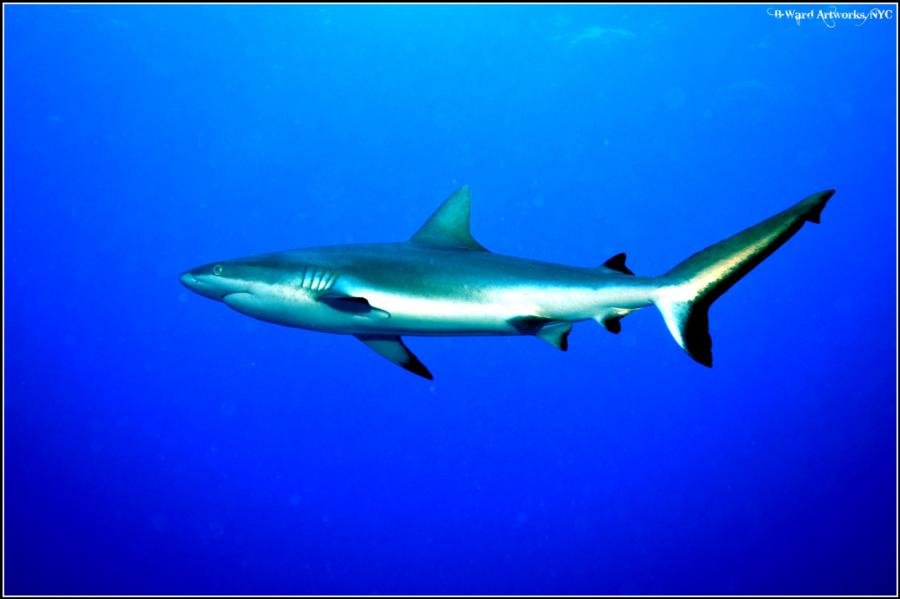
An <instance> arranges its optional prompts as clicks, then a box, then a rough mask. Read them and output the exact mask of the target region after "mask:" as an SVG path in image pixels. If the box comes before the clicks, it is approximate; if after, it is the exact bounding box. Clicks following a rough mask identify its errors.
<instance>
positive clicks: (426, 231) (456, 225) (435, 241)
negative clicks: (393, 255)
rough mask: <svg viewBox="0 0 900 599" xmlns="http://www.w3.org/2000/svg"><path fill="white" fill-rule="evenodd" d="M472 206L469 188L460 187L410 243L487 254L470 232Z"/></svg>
mask: <svg viewBox="0 0 900 599" xmlns="http://www.w3.org/2000/svg"><path fill="white" fill-rule="evenodd" d="M471 206H472V201H471V198H470V196H469V186H468V185H466V186H463V187H460V188H459V189H457V190H456V191H454V192H453V193H452V194H450V197H449V198H447V199H446V200H444V203H443V204H441V206H440V207H439V208H438V209H437V210H435V211H434V214H432V215H431V217H430V218H429V219H428V220H427V221H425V224H424V225H422V227H421V228H420V229H419V230H418V231H416V234H415V235H413V236H412V237H411V238H410V241H412V242H414V243H421V244H423V245H432V246H436V247H444V248H456V249H464V250H479V251H482V252H486V251H487V250H486V249H485V248H484V247H483V246H482V245H481V244H480V243H478V242H477V241H475V240H474V239H473V238H472V233H470V232H469V215H470V214H471Z"/></svg>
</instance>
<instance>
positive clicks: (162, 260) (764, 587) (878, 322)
mask: <svg viewBox="0 0 900 599" xmlns="http://www.w3.org/2000/svg"><path fill="white" fill-rule="evenodd" d="M773 6H774V5H773ZM781 8H782V9H784V6H781ZM4 16H5V22H4V30H5V31H4V44H5V70H4V83H5V85H4V92H5V131H4V139H5V153H4V157H5V171H4V175H5V183H4V185H5V203H4V216H5V219H4V233H5V236H4V245H5V264H4V266H5V268H4V272H5V329H4V352H5V354H4V357H5V380H4V385H5V389H4V390H5V394H4V408H5V414H4V415H5V420H4V427H5V438H4V444H5V458H4V462H5V472H4V477H5V528H4V540H5V555H4V566H5V575H6V578H5V580H6V583H5V584H6V587H5V590H6V592H7V593H30V594H40V593H63V594H74V593H77V594H93V593H208V594H215V593H273V594H279V593H400V594H403V593H495V594H496V593H576V592H577V593H604V594H618V593H712V594H715V593H763V594H766V593H775V594H777V593H837V594H843V593H883V594H892V593H894V592H895V581H896V557H897V552H896V530H897V528H896V527H897V520H896V512H895V506H896V502H897V495H896V483H897V478H896V468H897V462H896V435H897V430H896V416H897V413H896V406H897V404H896V387H895V383H896V376H897V373H896V358H897V356H896V343H897V341H896V330H897V328H896V327H897V322H896V316H895V311H894V310H895V306H896V302H897V295H896V291H897V279H896V268H897V264H896V254H895V249H896V243H897V236H896V224H895V222H896V216H897V209H896V203H895V202H896V194H897V189H896V159H897V156H896V137H895V133H896V127H897V121H896V112H895V107H896V101H897V98H896V85H897V80H896V68H897V64H896V59H895V47H896V16H894V18H892V19H890V20H881V21H875V20H870V21H869V22H866V23H865V24H862V25H858V24H856V23H853V22H849V21H838V22H836V23H834V26H833V27H829V26H828V24H826V23H825V22H823V21H821V20H808V21H805V22H802V23H800V24H799V25H798V24H797V23H795V22H794V21H793V20H790V19H786V18H782V19H778V18H775V17H774V16H771V15H769V14H767V7H766V6H765V5H756V6H741V7H725V6H719V7H706V6H680V7H677V6H676V7H666V6H551V5H547V6H510V7H507V6H466V7H461V6H417V7H405V6H322V7H320V6H266V7H255V6H218V7H215V6H130V7H126V6H118V7H116V6H88V5H84V6H49V5H45V6H22V5H19V6H6V7H4ZM462 184H469V185H471V188H472V197H473V217H472V218H473V221H472V230H473V234H474V236H475V238H476V239H478V241H480V242H481V243H482V244H483V245H485V246H486V247H488V248H489V249H491V250H492V251H495V252H498V253H504V254H512V255H518V256H523V257H529V258H535V259H541V260H547V261H554V262H562V263H567V264H575V265H583V266H588V265H595V264H600V263H601V262H603V261H604V260H606V259H607V258H608V257H610V256H611V255H613V254H616V253H618V252H621V251H627V252H628V263H629V266H630V267H631V268H632V269H633V270H634V271H635V272H637V273H638V274H645V275H652V274H659V273H662V272H665V271H666V270H668V269H669V268H671V267H672V266H673V265H674V264H676V263H678V262H679V261H681V260H682V259H684V258H686V257H687V256H688V255H690V254H691V253H693V252H694V251H696V250H699V249H701V248H703V247H705V246H707V245H710V244H712V243H714V242H716V241H719V240H720V239H723V238H725V237H727V236H729V235H731V234H733V233H735V232H737V231H739V230H741V229H743V228H744V227H747V226H749V225H752V224H755V223H756V222H758V221H759V220H761V219H763V218H765V217H768V216H770V215H771V214H774V213H775V212H777V211H779V210H781V209H783V208H785V207H787V206H789V205H791V204H793V203H795V202H797V201H799V200H800V199H802V198H804V197H805V196H807V195H809V194H811V193H814V192H817V191H820V190H823V189H828V188H835V189H837V194H836V195H835V197H834V198H833V199H832V200H831V202H830V204H829V205H828V207H827V209H826V210H825V212H824V214H823V217H822V224H821V225H808V226H806V227H804V228H803V230H802V231H800V232H799V233H798V234H797V236H796V237H795V238H794V239H792V240H791V241H790V242H789V243H788V244H787V245H785V246H784V247H783V248H782V249H780V250H779V251H778V252H777V253H776V254H774V255H773V256H772V257H771V258H770V259H768V260H767V261H766V262H765V263H764V264H763V265H762V266H760V267H759V268H758V269H757V270H755V271H754V272H753V273H752V274H750V275H749V276H748V277H747V278H746V279H744V280H743V281H741V282H740V283H739V284H738V285H737V286H736V287H735V288H733V289H732V290H730V291H729V292H728V293H726V294H725V295H724V296H723V298H722V299H720V300H719V301H718V302H717V303H716V304H715V305H714V306H713V308H712V310H711V314H710V322H711V332H712V337H713V342H714V345H713V352H714V359H715V363H716V366H715V368H713V369H711V370H710V369H706V368H704V367H702V366H699V365H697V364H696V363H694V362H693V361H692V360H690V358H688V357H687V356H686V355H685V354H684V353H683V352H682V351H681V350H680V349H679V348H678V346H677V345H676V344H675V343H674V342H673V340H672V339H671V337H670V335H669V333H668V332H667V331H666V328H665V326H664V324H663V322H662V319H661V318H660V316H659V314H658V313H657V311H656V310H655V309H654V308H648V309H647V310H642V311H640V312H638V313H635V314H633V315H631V316H629V317H628V318H626V319H625V320H623V323H622V324H623V331H622V333H621V334H620V335H618V336H615V335H611V334H609V333H608V332H607V331H605V330H604V329H603V328H602V327H601V326H599V325H597V324H596V323H593V322H588V323H583V324H581V325H578V326H576V328H575V330H574V331H573V333H572V335H571V337H570V348H569V351H568V352H567V353H562V352H558V351H556V350H554V349H553V348H551V347H550V346H549V345H547V344H545V343H542V342H541V341H539V340H536V339H532V338H515V337H510V338H441V339H435V338H409V339H408V340H407V341H408V343H409V345H410V347H411V348H412V349H413V351H414V352H416V353H417V354H418V356H419V357H420V358H421V359H422V360H423V362H425V364H427V365H428V367H429V368H430V369H431V370H432V372H433V373H434V374H435V376H436V380H435V381H434V382H433V383H431V382H429V381H425V380H423V379H420V378H418V377H415V376H412V375H410V374H408V373H406V372H404V371H403V370H401V369H400V368H397V367H395V366H393V365H391V364H390V363H388V362H387V361H385V360H384V359H382V358H380V357H379V356H377V355H375V354H374V353H373V352H371V351H370V350H369V349H367V348H366V347H364V346H363V345H362V344H361V343H359V342H358V341H356V340H355V339H353V338H351V337H343V336H336V335H327V334H321V333H313V332H308V331H303V330H296V329H290V328H285V327H279V326H275V325H271V324H266V323H262V322H258V321H254V320H252V319H250V318H248V317H246V316H243V315H240V314H238V313H236V312H234V311H232V310H230V309H228V308H227V307H226V306H224V305H221V304H217V303H214V302H212V301H210V300H208V299H205V298H202V297H200V296H198V295H195V294H193V293H191V292H190V291H188V290H187V289H185V288H184V287H182V286H181V284H180V283H179V281H178V275H179V273H181V272H182V271H184V270H186V269H187V268H190V267H194V266H197V265H199V264H202V263H206V262H210V261H214V260H217V259H226V258H233V257H238V256H243V255H252V254H257V253H262V252H267V251H275V250H282V249H289V248H295V247H304V246H315V245H328V244H335V243H353V242H364V241H394V240H402V239H405V238H407V237H408V236H409V235H410V234H412V233H413V232H414V231H415V230H416V229H417V228H418V227H419V225H421V223H422V222H424V221H425V219H426V218H427V217H428V216H429V215H430V214H431V212H432V211H433V210H434V208H435V207H437V205H438V204H439V203H440V202H441V201H442V200H443V199H444V198H445V197H446V196H447V195H449V194H450V193H451V192H452V191H454V190H455V189H456V188H457V187H459V186H460V185H462Z"/></svg>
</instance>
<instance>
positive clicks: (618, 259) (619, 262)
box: [597, 252, 634, 276]
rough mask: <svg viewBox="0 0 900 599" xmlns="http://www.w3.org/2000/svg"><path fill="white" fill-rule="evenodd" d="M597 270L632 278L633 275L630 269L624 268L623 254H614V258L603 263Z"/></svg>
mask: <svg viewBox="0 0 900 599" xmlns="http://www.w3.org/2000/svg"><path fill="white" fill-rule="evenodd" d="M597 268H598V269H600V270H606V271H612V272H616V273H619V274H623V275H632V276H634V273H633V272H631V269H630V268H628V267H627V266H625V252H622V253H621V254H616V255H615V256H613V257H612V258H610V259H609V260H607V261H606V262H604V263H603V265H602V266H598V267H597Z"/></svg>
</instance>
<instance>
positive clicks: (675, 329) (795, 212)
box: [654, 189, 834, 367]
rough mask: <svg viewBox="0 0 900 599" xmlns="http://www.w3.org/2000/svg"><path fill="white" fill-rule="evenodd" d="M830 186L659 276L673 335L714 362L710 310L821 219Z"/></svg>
mask: <svg viewBox="0 0 900 599" xmlns="http://www.w3.org/2000/svg"><path fill="white" fill-rule="evenodd" d="M832 195H834V190H833V189H830V190H827V191H822V192H819V193H817V194H813V195H811V196H809V197H808V198H806V199H805V200H803V201H801V202H799V203H797V204H796V205H794V206H792V207H790V208H788V209H787V210H784V211H783V212H779V213H778V214H776V215H775V216H772V217H770V218H768V219H766V220H764V221H762V222H761V223H759V224H757V225H754V226H752V227H750V228H749V229H745V230H744V231H741V232H740V233H738V234H737V235H734V236H732V237H729V238H728V239H725V240H724V241H720V242H719V243H717V244H715V245H712V246H710V247H708V248H706V249H704V250H701V251H699V252H697V253H696V254H694V255H693V256H691V257H690V258H688V259H687V260H685V261H683V262H682V263H680V264H679V265H678V266H676V267H675V268H673V269H672V270H670V271H669V272H667V273H666V274H665V275H663V276H662V277H660V282H661V285H660V287H659V291H658V293H657V296H656V297H655V298H654V303H655V304H656V307H657V308H659V311H660V312H661V313H662V316H663V320H665V322H666V326H667V327H668V329H669V332H670V333H672V337H674V338H675V341H676V342H677V343H678V345H680V346H681V348H682V349H683V350H684V351H685V352H687V353H688V355H690V356H691V357H692V358H694V360H696V361H697V362H699V363H701V364H703V365H704V366H710V367H711V366H712V338H711V337H710V336H709V318H708V310H709V307H710V306H711V305H712V303H713V302H714V301H716V300H717V299H718V298H719V297H720V296H721V295H722V294H723V293H725V292H726V291H728V289H730V288H731V286H732V285H734V284H735V283H737V282H738V281H739V280H740V279H741V278H742V277H743V276H744V275H746V274H747V273H748V272H750V271H751V270H753V269H754V268H755V267H756V266H757V265H758V264H759V263H761V262H762V261H763V260H765V259H766V258H768V257H769V256H770V255H771V254H772V253H773V252H774V251H775V250H777V249H778V248H779V247H781V246H782V245H783V244H784V243H785V242H786V241H787V240H788V239H790V238H791V237H792V236H793V235H794V233H796V232H797V231H799V230H800V228H801V227H802V226H803V223H805V222H807V221H809V222H813V223H818V222H819V215H820V214H821V212H822V209H823V208H824V207H825V203H826V202H827V201H828V199H829V198H830V197H831V196H832Z"/></svg>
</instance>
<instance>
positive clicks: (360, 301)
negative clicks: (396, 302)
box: [319, 291, 391, 318]
mask: <svg viewBox="0 0 900 599" xmlns="http://www.w3.org/2000/svg"><path fill="white" fill-rule="evenodd" d="M319 301H320V302H322V303H323V304H325V305H327V306H328V307H330V308H334V309H335V310H339V311H341V312H347V313H348V314H359V315H361V316H372V317H376V318H390V317H391V313H390V312H388V311H387V310H381V309H380V308H376V307H375V306H373V305H372V304H370V303H369V300H367V299H366V298H364V297H359V296H353V295H346V294H343V293H340V292H338V291H329V292H327V293H324V294H322V295H321V296H319Z"/></svg>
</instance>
